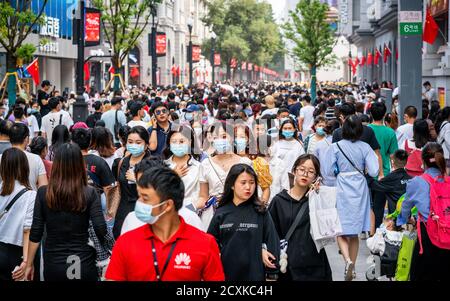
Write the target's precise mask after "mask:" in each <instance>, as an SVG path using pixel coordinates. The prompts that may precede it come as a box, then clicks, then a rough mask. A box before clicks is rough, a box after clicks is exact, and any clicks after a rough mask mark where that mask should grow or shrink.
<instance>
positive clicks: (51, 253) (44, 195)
mask: <svg viewBox="0 0 450 301" xmlns="http://www.w3.org/2000/svg"><path fill="white" fill-rule="evenodd" d="M53 167H54V169H53V171H52V175H51V178H50V181H49V185H48V186H43V187H41V188H39V190H38V192H37V196H36V201H35V205H34V214H33V224H32V226H31V232H30V244H29V248H28V258H27V266H26V271H25V274H26V278H27V279H30V278H31V279H32V278H33V269H34V268H33V261H34V257H35V255H36V252H37V249H38V247H39V243H40V242H41V240H42V236H43V233H44V229H45V230H46V233H47V237H46V239H45V243H44V246H43V254H44V279H45V280H46V281H63V280H84V281H96V280H98V274H97V268H96V266H95V258H96V254H95V249H94V248H92V247H91V246H89V245H88V239H89V232H88V228H89V222H90V221H91V222H92V225H93V228H94V231H95V234H96V236H97V237H98V239H99V240H100V242H103V241H104V237H105V235H106V223H105V219H104V217H103V213H102V207H101V203H100V196H99V195H98V193H97V192H96V191H95V189H94V188H92V187H90V186H88V184H87V176H86V167H85V164H84V159H83V155H82V154H81V150H80V148H79V147H78V146H77V145H75V144H70V143H65V144H63V145H61V146H60V147H59V148H58V149H57V151H56V154H55V160H54V161H53ZM74 262H78V263H79V268H75V269H74V270H73V273H71V272H70V271H71V270H70V269H71V267H72V265H73V263H74Z"/></svg>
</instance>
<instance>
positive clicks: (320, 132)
mask: <svg viewBox="0 0 450 301" xmlns="http://www.w3.org/2000/svg"><path fill="white" fill-rule="evenodd" d="M326 125H327V120H326V119H325V117H323V116H317V117H316V118H315V119H314V125H313V126H312V127H311V129H312V130H313V131H314V133H313V134H310V135H309V136H308V137H306V139H305V142H304V147H305V152H306V153H307V154H310V155H312V154H314V151H315V149H316V145H317V143H318V142H320V141H322V140H323V139H325V137H326V135H327V133H326V132H325V127H326Z"/></svg>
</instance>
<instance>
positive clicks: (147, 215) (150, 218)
mask: <svg viewBox="0 0 450 301" xmlns="http://www.w3.org/2000/svg"><path fill="white" fill-rule="evenodd" d="M166 202H167V201H164V202H162V203H159V204H158V205H155V206H153V205H149V204H145V203H143V202H141V201H139V200H138V201H137V202H136V205H135V206H134V213H135V214H136V217H137V218H138V219H139V220H140V221H141V222H143V223H146V224H150V225H153V224H154V223H156V222H157V221H158V219H159V218H160V217H161V215H163V214H164V213H165V212H162V213H161V214H159V215H157V216H154V215H152V210H153V208H157V207H159V206H161V205H163V204H165V203H166Z"/></svg>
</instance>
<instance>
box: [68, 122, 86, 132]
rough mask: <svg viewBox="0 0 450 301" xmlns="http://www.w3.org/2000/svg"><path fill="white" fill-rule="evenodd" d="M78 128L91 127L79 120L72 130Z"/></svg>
mask: <svg viewBox="0 0 450 301" xmlns="http://www.w3.org/2000/svg"><path fill="white" fill-rule="evenodd" d="M76 129H87V130H88V129H89V127H88V126H87V124H86V123H84V122H81V121H80V122H77V123H75V124H74V125H73V126H72V130H76Z"/></svg>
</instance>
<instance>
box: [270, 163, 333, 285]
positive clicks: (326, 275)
mask: <svg viewBox="0 0 450 301" xmlns="http://www.w3.org/2000/svg"><path fill="white" fill-rule="evenodd" d="M292 173H293V174H294V175H295V180H294V186H293V187H292V188H291V189H290V190H289V191H287V190H286V189H285V190H283V191H282V192H280V193H279V194H277V195H276V196H275V197H274V198H273V200H272V202H271V203H270V207H269V212H270V215H271V216H272V219H273V222H274V224H275V228H276V229H277V232H278V236H279V237H280V239H284V238H285V237H286V234H287V233H288V231H289V228H290V227H291V225H292V224H293V222H294V220H295V219H296V216H297V214H298V213H299V211H300V209H301V208H302V207H303V206H306V208H305V210H304V213H303V214H302V217H301V218H300V221H299V222H298V224H297V226H296V227H295V230H294V232H293V233H292V235H291V237H290V239H289V241H288V248H287V255H288V256H287V261H288V264H287V269H286V273H280V278H279V279H280V280H281V281H282V280H287V281H332V277H331V268H330V264H329V263H328V258H327V255H326V253H325V250H324V249H322V250H320V252H319V253H318V252H317V249H316V245H315V244H314V241H313V239H312V237H311V234H310V227H311V224H310V220H309V204H308V201H309V200H308V196H307V193H308V192H309V190H310V187H311V185H313V183H314V182H315V181H316V180H317V179H318V178H319V177H320V163H319V160H318V159H317V158H316V157H315V156H314V155H302V156H300V157H299V158H298V159H297V160H296V161H295V163H294V166H293V167H292Z"/></svg>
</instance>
